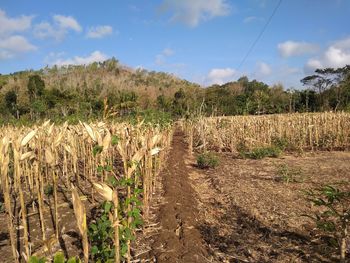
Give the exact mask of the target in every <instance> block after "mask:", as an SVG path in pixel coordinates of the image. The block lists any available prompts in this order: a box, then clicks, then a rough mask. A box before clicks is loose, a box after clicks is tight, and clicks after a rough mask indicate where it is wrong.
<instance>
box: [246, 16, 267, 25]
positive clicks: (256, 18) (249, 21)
mask: <svg viewBox="0 0 350 263" xmlns="http://www.w3.org/2000/svg"><path fill="white" fill-rule="evenodd" d="M255 21H264V18H262V17H257V16H247V17H246V18H244V19H243V23H245V24H247V23H251V22H255Z"/></svg>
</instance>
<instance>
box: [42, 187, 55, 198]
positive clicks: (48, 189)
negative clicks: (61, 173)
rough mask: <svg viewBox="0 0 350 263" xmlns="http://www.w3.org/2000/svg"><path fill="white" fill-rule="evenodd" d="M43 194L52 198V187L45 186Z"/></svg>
mask: <svg viewBox="0 0 350 263" xmlns="http://www.w3.org/2000/svg"><path fill="white" fill-rule="evenodd" d="M44 194H45V195H46V196H48V197H49V196H52V195H53V186H52V185H50V184H49V185H47V186H45V188H44Z"/></svg>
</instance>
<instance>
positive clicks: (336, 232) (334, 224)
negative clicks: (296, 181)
mask: <svg viewBox="0 0 350 263" xmlns="http://www.w3.org/2000/svg"><path fill="white" fill-rule="evenodd" d="M306 194H307V199H308V200H309V201H311V202H312V203H313V204H314V205H315V206H317V207H320V209H319V211H317V212H315V214H314V215H304V216H307V217H309V218H311V219H312V220H313V221H314V222H315V223H316V226H317V228H318V229H320V230H322V231H324V232H329V233H332V234H333V238H334V240H335V241H336V242H334V243H338V245H339V248H340V259H341V262H345V254H346V238H347V232H348V227H349V221H350V191H342V190H340V189H339V188H336V187H333V186H331V185H326V186H323V187H321V188H316V189H311V190H308V191H306Z"/></svg>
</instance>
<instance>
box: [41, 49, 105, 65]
mask: <svg viewBox="0 0 350 263" xmlns="http://www.w3.org/2000/svg"><path fill="white" fill-rule="evenodd" d="M52 55H53V56H55V54H52ZM61 55H62V53H59V54H57V58H56V60H54V61H51V62H50V61H47V60H46V61H47V62H48V64H50V65H57V66H67V65H88V64H91V63H93V62H102V61H105V60H107V59H108V56H107V55H106V54H104V53H102V52H100V51H98V50H96V51H94V52H92V53H91V54H90V55H88V56H86V57H80V56H75V57H73V58H68V59H63V58H61ZM51 58H52V57H51Z"/></svg>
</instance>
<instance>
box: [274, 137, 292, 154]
mask: <svg viewBox="0 0 350 263" xmlns="http://www.w3.org/2000/svg"><path fill="white" fill-rule="evenodd" d="M272 145H274V146H276V147H277V148H279V149H281V151H285V150H286V149H289V148H290V145H289V141H288V139H287V138H285V137H273V138H272Z"/></svg>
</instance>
